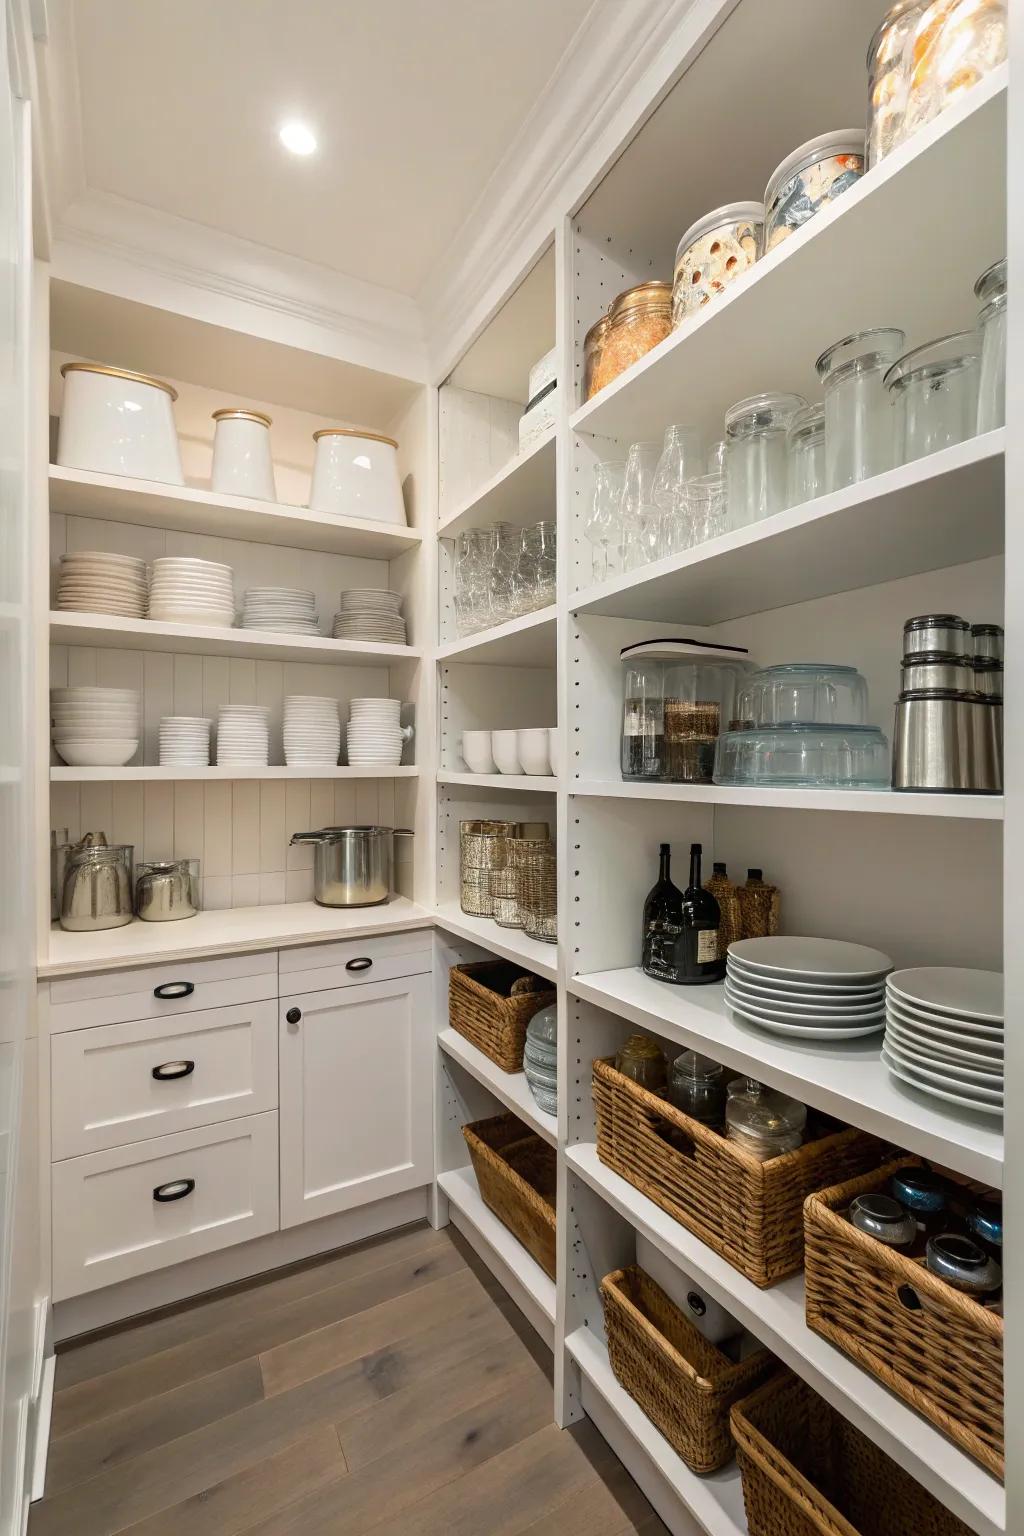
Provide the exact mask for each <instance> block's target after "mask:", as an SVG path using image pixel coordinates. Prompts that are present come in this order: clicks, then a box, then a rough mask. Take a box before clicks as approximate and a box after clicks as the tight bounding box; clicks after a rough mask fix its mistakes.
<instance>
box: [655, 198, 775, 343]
mask: <svg viewBox="0 0 1024 1536" xmlns="http://www.w3.org/2000/svg"><path fill="white" fill-rule="evenodd" d="M763 232H764V204H763V203H727V204H726V205H725V206H724V207H722V208H714V209H712V211H711V212H710V213H706V214H705V215H704V217H703V218H700V219H698V220H697V222H696V223H695V224H691V225H690V227H689V229H688V230H687V231H686V233H685V235H684V236H683V238H682V239H681V240H680V242H679V244H678V246H677V247H676V262H675V273H674V279H673V283H672V326H673V329H675V328H676V327H677V326H680V325H682V323H683V321H684V320H686V319H688V318H689V316H690V315H694V314H696V313H697V311H698V310H699V309H702V308H703V306H704V305H705V304H707V303H708V302H709V300H711V299H713V298H714V297H715V295H716V294H718V293H722V292H724V290H725V289H726V288H727V287H728V285H729V284H730V283H731V282H734V281H735V279H736V278H737V277H740V276H741V275H742V274H743V273H744V272H747V271H749V269H750V268H751V267H752V266H753V265H754V263H755V262H756V260H757V258H758V253H759V252H760V249H761V236H762V234H763Z"/></svg>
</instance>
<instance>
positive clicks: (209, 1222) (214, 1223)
mask: <svg viewBox="0 0 1024 1536" xmlns="http://www.w3.org/2000/svg"><path fill="white" fill-rule="evenodd" d="M52 1177H53V1215H52V1220H53V1299H54V1301H66V1300H67V1299H68V1298H69V1297H71V1296H83V1295H85V1294H86V1293H87V1292H88V1291H95V1290H99V1289H100V1287H101V1286H105V1285H114V1284H116V1282H117V1281H119V1280H130V1279H132V1277H133V1276H135V1275H145V1274H148V1273H150V1272H151V1271H152V1270H154V1269H164V1268H166V1267H168V1266H169V1265H171V1264H180V1263H182V1261H183V1260H185V1259H195V1258H198V1257H200V1256H201V1255H202V1254H205V1253H212V1252H214V1251H215V1250H216V1249H218V1248H229V1247H230V1246H231V1245H232V1244H233V1243H241V1242H246V1241H248V1239H250V1238H253V1237H263V1236H265V1234H266V1233H268V1232H275V1231H276V1230H277V1115H276V1114H275V1113H273V1112H271V1113H269V1114H265V1115H252V1116H250V1117H249V1118H247V1119H244V1120H232V1121H229V1122H228V1124H226V1125H216V1126H210V1127H207V1128H206V1129H204V1130H198V1131H182V1132H180V1133H179V1134H178V1135H176V1136H161V1137H159V1138H158V1139H156V1140H154V1141H147V1142H143V1143H142V1144H141V1145H139V1144H136V1145H134V1146H130V1147H118V1148H115V1149H114V1150H113V1151H110V1152H92V1153H90V1154H89V1155H88V1156H87V1157H74V1158H69V1159H68V1160H67V1161H66V1162H63V1163H54V1165H53V1169H52ZM158 1193H159V1194H160V1195H162V1196H163V1198H162V1199H159V1198H157V1196H158ZM179 1194H180V1198H175V1196H179Z"/></svg>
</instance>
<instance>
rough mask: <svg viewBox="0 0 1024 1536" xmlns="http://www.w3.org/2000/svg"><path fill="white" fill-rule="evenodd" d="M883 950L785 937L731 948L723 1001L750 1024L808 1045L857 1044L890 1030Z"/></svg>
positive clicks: (749, 941) (746, 941) (744, 942)
mask: <svg viewBox="0 0 1024 1536" xmlns="http://www.w3.org/2000/svg"><path fill="white" fill-rule="evenodd" d="M891 970H892V961H891V960H890V958H889V956H888V955H885V954H883V953H882V951H881V950H880V949H869V948H868V947H867V946H866V945H864V944H847V943H846V942H844V941H843V940H842V939H803V938H790V937H789V936H783V935H779V936H778V937H775V938H768V939H740V940H739V941H738V942H737V943H735V944H730V945H729V952H728V955H727V957H726V977H725V996H726V1001H727V1002H728V1004H729V1008H730V1011H731V1012H732V1013H733V1014H734V1015H735V1016H736V1017H737V1018H739V1019H742V1020H743V1021H744V1023H746V1024H756V1025H758V1026H759V1028H761V1029H770V1030H771V1031H772V1032H773V1033H774V1034H779V1035H792V1036H793V1037H794V1038H795V1039H805V1040H853V1039H856V1037H857V1036H858V1035H873V1034H876V1033H877V1032H878V1030H880V1029H883V1028H884V1026H885V978H886V975H887V973H888V972H889V971H891Z"/></svg>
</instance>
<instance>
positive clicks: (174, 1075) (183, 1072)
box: [153, 1061, 196, 1083]
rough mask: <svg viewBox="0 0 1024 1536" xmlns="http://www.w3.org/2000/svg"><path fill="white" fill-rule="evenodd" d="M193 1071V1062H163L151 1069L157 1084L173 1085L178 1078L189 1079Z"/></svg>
mask: <svg viewBox="0 0 1024 1536" xmlns="http://www.w3.org/2000/svg"><path fill="white" fill-rule="evenodd" d="M195 1069H196V1064H195V1062H194V1061H164V1062H161V1063H160V1065H159V1066H158V1067H154V1068H153V1076H154V1077H155V1078H156V1080H157V1082H158V1083H173V1082H175V1081H176V1080H177V1079H178V1078H179V1077H190V1076H191V1074H192V1073H193V1072H194V1071H195Z"/></svg>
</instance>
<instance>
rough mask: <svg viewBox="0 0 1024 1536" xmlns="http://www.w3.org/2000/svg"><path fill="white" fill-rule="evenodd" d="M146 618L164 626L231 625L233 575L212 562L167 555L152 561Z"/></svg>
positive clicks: (233, 589) (233, 596)
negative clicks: (147, 614) (147, 615)
mask: <svg viewBox="0 0 1024 1536" xmlns="http://www.w3.org/2000/svg"><path fill="white" fill-rule="evenodd" d="M149 617H150V618H151V619H155V620H156V621H157V622H158V623H164V624H211V625H220V626H223V627H229V626H230V625H232V624H234V622H235V586H234V572H233V570H232V569H231V566H230V565H221V564H220V563H219V562H217V561H216V560H191V559H187V558H186V557H185V556H178V555H167V556H164V557H162V558H161V559H159V560H154V561H153V581H152V585H151V586H150V591H149Z"/></svg>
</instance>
